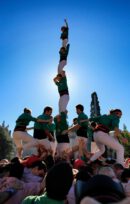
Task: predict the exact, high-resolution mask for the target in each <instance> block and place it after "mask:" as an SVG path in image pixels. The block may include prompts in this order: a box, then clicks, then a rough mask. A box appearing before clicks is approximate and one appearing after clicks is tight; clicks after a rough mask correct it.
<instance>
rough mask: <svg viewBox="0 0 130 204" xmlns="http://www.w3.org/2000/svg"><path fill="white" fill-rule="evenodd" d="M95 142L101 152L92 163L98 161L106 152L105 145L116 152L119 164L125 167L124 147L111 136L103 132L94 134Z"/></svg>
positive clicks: (93, 157) (93, 158) (97, 153)
mask: <svg viewBox="0 0 130 204" xmlns="http://www.w3.org/2000/svg"><path fill="white" fill-rule="evenodd" d="M94 141H95V142H96V145H97V147H98V148H99V151H98V152H96V153H95V154H94V155H93V156H92V157H91V158H90V160H91V161H94V160H96V159H98V158H99V157H100V156H101V155H102V154H103V153H104V152H105V145H106V146H108V147H110V148H111V149H113V150H115V151H116V156H117V163H120V164H122V165H123V166H124V147H123V146H122V145H121V144H120V143H119V142H118V140H116V139H115V138H114V137H111V136H110V135H109V134H107V133H104V132H102V131H97V132H94Z"/></svg>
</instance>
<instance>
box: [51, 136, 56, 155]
mask: <svg viewBox="0 0 130 204" xmlns="http://www.w3.org/2000/svg"><path fill="white" fill-rule="evenodd" d="M50 145H51V150H52V155H53V156H55V152H56V147H57V141H56V140H55V141H54V142H50Z"/></svg>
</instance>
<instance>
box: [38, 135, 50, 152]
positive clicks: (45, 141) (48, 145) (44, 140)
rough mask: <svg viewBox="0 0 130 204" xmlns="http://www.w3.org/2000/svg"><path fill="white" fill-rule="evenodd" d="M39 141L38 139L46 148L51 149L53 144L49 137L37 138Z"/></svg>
mask: <svg viewBox="0 0 130 204" xmlns="http://www.w3.org/2000/svg"><path fill="white" fill-rule="evenodd" d="M37 141H38V144H40V145H43V146H44V148H45V149H46V150H51V144H50V141H49V140H48V138H45V139H41V140H39V139H37Z"/></svg>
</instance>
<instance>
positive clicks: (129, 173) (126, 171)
mask: <svg viewBox="0 0 130 204" xmlns="http://www.w3.org/2000/svg"><path fill="white" fill-rule="evenodd" d="M129 178H130V169H124V171H123V172H122V174H121V181H122V182H124V183H127V182H128V179H129Z"/></svg>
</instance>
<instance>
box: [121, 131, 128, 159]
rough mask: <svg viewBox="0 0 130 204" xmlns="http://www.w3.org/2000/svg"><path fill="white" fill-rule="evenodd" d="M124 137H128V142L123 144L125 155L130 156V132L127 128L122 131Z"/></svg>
mask: <svg viewBox="0 0 130 204" xmlns="http://www.w3.org/2000/svg"><path fill="white" fill-rule="evenodd" d="M121 136H122V138H126V139H127V140H128V142H127V143H126V144H123V146H124V148H125V157H130V133H129V132H128V131H127V129H126V130H123V131H122V133H121Z"/></svg>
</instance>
